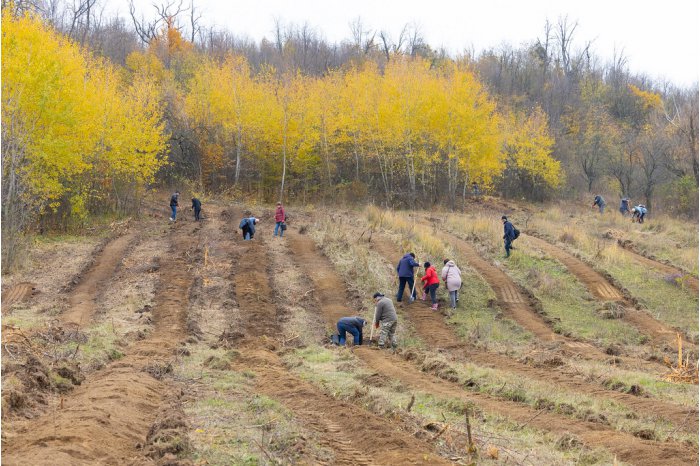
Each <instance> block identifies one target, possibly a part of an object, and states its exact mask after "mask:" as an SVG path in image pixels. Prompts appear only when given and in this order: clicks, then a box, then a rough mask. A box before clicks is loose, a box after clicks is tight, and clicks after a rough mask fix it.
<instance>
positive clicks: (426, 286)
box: [421, 262, 440, 311]
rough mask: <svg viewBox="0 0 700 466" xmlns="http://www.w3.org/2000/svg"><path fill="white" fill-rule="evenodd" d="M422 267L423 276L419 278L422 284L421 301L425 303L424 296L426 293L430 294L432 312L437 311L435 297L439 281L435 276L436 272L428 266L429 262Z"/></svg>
mask: <svg viewBox="0 0 700 466" xmlns="http://www.w3.org/2000/svg"><path fill="white" fill-rule="evenodd" d="M423 267H425V275H423V277H421V281H422V282H424V283H423V300H424V301H425V294H426V292H429V293H430V302H432V303H433V308H432V309H433V311H437V310H438V302H437V297H436V296H435V294H436V292H437V289H438V287H439V286H440V279H439V278H438V276H437V272H436V271H435V267H433V266H432V265H430V262H426V263H425V264H423Z"/></svg>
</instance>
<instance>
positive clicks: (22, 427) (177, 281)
mask: <svg viewBox="0 0 700 466" xmlns="http://www.w3.org/2000/svg"><path fill="white" fill-rule="evenodd" d="M180 225H181V224H177V225H174V226H173V227H171V229H170V232H169V234H168V236H167V240H168V243H169V252H168V253H167V254H165V255H164V257H163V258H162V261H161V269H160V272H161V282H160V284H159V286H158V288H157V291H156V297H155V300H154V306H153V311H152V312H153V320H154V330H153V332H152V333H151V334H150V335H149V336H148V337H147V338H146V339H145V340H142V341H138V342H136V343H134V344H133V346H132V347H131V348H130V350H129V353H128V354H127V355H126V356H124V357H123V358H121V359H119V360H117V361H114V362H112V363H111V364H109V365H108V366H107V367H106V368H105V369H103V370H101V371H99V372H97V373H95V374H92V375H91V376H90V377H88V379H87V380H86V381H85V382H83V384H82V385H81V386H80V387H79V388H77V389H76V390H75V391H73V392H71V393H70V394H68V395H65V397H64V398H63V399H62V401H61V403H60V406H59V407H56V408H55V409H54V410H53V412H49V413H48V414H46V415H44V416H41V417H39V418H37V419H34V420H32V421H28V422H26V423H18V424H17V428H16V432H14V433H10V434H8V437H7V440H6V442H3V446H2V448H3V461H4V462H6V464H32V465H82V464H96V463H99V464H132V463H147V462H149V460H148V459H147V458H145V457H144V455H143V452H142V451H139V450H138V449H137V447H136V445H137V444H139V443H140V444H143V443H145V440H146V436H147V434H148V432H149V429H150V428H151V426H152V424H153V422H154V420H155V419H156V417H157V415H158V414H159V410H160V409H161V408H162V406H163V404H164V403H165V401H166V400H167V399H168V398H169V397H171V396H172V395H173V394H174V392H175V391H176V389H175V387H174V386H173V384H172V383H171V382H168V381H166V380H163V379H162V378H160V375H162V373H163V372H167V367H168V365H169V364H171V363H172V360H173V359H174V353H175V352H176V350H177V344H178V342H179V341H180V340H182V339H184V338H185V336H186V314H187V307H188V290H189V288H190V286H191V284H192V277H191V274H190V273H189V270H188V266H189V264H188V261H189V251H183V250H179V249H178V248H177V246H176V243H184V244H188V245H191V244H196V242H197V231H198V229H199V228H198V227H197V226H194V227H192V226H189V225H184V226H183V227H180ZM149 371H150V372H151V373H154V374H155V375H158V376H159V377H158V378H156V377H155V376H152V375H150V374H149V373H148V372H149Z"/></svg>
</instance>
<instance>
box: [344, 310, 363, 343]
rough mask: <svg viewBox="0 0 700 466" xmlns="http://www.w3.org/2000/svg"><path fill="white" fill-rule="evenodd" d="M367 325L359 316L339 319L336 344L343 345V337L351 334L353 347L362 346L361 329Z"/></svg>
mask: <svg viewBox="0 0 700 466" xmlns="http://www.w3.org/2000/svg"><path fill="white" fill-rule="evenodd" d="M365 325H367V321H366V320H365V319H363V318H362V317H360V316H355V317H341V318H340V320H338V344H339V345H340V346H344V345H345V336H346V334H347V333H350V334H352V343H353V345H361V344H362V329H363V327H364V326H365Z"/></svg>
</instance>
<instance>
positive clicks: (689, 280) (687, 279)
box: [617, 240, 698, 294]
mask: <svg viewBox="0 0 700 466" xmlns="http://www.w3.org/2000/svg"><path fill="white" fill-rule="evenodd" d="M617 245H618V247H619V248H621V249H622V250H623V251H625V253H626V254H628V255H629V256H631V257H632V258H633V259H634V260H636V261H637V262H639V263H640V264H642V265H644V266H647V267H651V268H652V269H656V270H658V271H659V272H661V273H663V274H664V275H666V276H677V277H682V280H683V283H684V284H686V285H687V286H688V288H690V289H691V290H692V291H694V292H695V293H696V294H697V293H698V278H697V277H694V276H692V275H690V274H688V273H686V272H684V271H683V270H681V269H679V268H676V267H673V266H671V265H668V264H664V263H663V262H659V261H656V260H654V259H650V258H649V257H646V256H643V255H642V254H639V253H638V252H637V251H635V250H634V249H632V248H631V247H630V246H626V245H625V241H623V240H618V242H617Z"/></svg>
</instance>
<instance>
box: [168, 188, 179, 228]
mask: <svg viewBox="0 0 700 466" xmlns="http://www.w3.org/2000/svg"><path fill="white" fill-rule="evenodd" d="M178 197H180V191H175V193H173V195H172V196H170V210H171V211H172V215H171V216H170V221H171V222H175V221H177V206H178V203H177V198H178Z"/></svg>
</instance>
